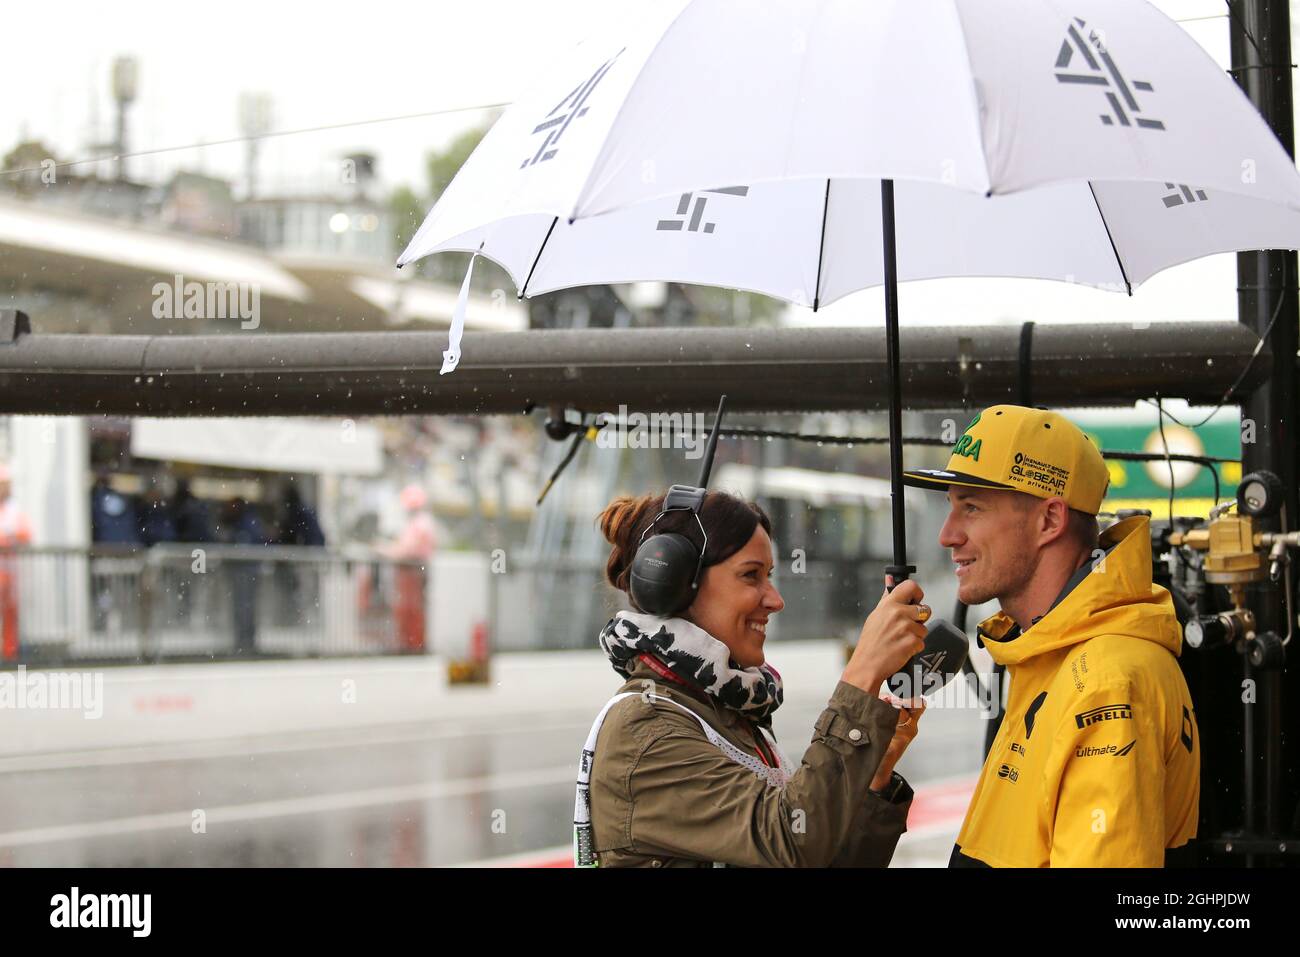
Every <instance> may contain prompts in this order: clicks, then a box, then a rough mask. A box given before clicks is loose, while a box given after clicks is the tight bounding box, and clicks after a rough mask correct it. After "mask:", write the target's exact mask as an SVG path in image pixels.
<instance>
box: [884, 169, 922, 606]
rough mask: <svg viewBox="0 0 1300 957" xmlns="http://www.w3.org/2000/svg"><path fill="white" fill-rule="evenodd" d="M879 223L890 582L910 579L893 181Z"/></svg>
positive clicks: (888, 182) (886, 191)
mask: <svg viewBox="0 0 1300 957" xmlns="http://www.w3.org/2000/svg"><path fill="white" fill-rule="evenodd" d="M880 223H881V229H882V231H883V235H882V237H881V239H882V244H881V245H882V246H883V248H884V253H885V363H886V366H887V368H888V375H889V492H890V504H891V506H892V509H893V518H894V563H893V564H892V565H889V566H887V567H886V568H885V574H887V575H892V576H893V578H894V583H895V584H898V583H899V582H901V581H905V580H906V579H908V578H910V577H911V574H912V572H914V571H916V568H915V566H912V565H908V564H907V523H906V521H905V520H904V516H903V390H902V382H901V381H900V380H901V379H902V374H901V372H900V371H899V368H900V362H899V357H898V351H899V350H898V254H897V250H896V249H895V243H894V181H893V180H892V179H882V180H881V181H880Z"/></svg>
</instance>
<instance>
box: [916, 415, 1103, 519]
mask: <svg viewBox="0 0 1300 957" xmlns="http://www.w3.org/2000/svg"><path fill="white" fill-rule="evenodd" d="M903 481H904V482H905V483H906V484H908V485H915V486H918V487H920V488H937V489H947V488H948V486H950V485H963V486H969V487H971V488H997V489H1007V490H1009V491H1013V492H1026V493H1028V494H1029V495H1035V496H1037V497H1038V498H1052V497H1053V496H1060V497H1061V498H1063V499H1065V502H1066V504H1067V505H1069V506H1070V508H1073V509H1077V510H1078V511H1080V512H1087V513H1088V514H1089V515H1096V514H1097V511H1098V510H1099V509H1100V508H1101V500H1102V498H1104V497H1105V495H1106V487H1107V486H1108V485H1109V484H1110V473H1109V472H1108V471H1107V469H1106V463H1105V462H1104V461H1103V460H1102V457H1101V452H1100V451H1098V449H1097V446H1095V445H1094V444H1093V443H1092V440H1091V439H1089V438H1088V437H1087V436H1086V435H1084V434H1083V431H1082V430H1081V429H1080V428H1079V427H1078V426H1077V425H1075V424H1074V423H1073V422H1071V421H1070V420H1069V419H1067V418H1065V417H1064V416H1062V415H1059V414H1057V413H1056V412H1046V411H1044V410H1042V409H1027V408H1025V407H1024V406H1021V405H995V406H991V407H990V408H987V409H985V410H984V411H983V412H980V413H979V414H978V415H976V416H975V418H973V419H972V420H971V423H970V425H968V426H966V431H965V432H964V433H962V436H961V438H959V439H958V440H957V444H956V445H954V446H953V447H952V455H950V456H949V458H948V467H947V468H946V469H911V470H909V471H906V472H904V473H903Z"/></svg>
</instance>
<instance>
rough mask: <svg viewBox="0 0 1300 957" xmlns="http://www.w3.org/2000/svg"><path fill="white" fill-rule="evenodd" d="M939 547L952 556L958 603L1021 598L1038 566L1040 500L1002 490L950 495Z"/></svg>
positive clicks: (968, 490) (966, 490)
mask: <svg viewBox="0 0 1300 957" xmlns="http://www.w3.org/2000/svg"><path fill="white" fill-rule="evenodd" d="M948 504H949V506H950V510H949V512H948V518H947V520H946V521H945V522H944V523H943V528H942V529H940V530H939V544H940V545H942V546H943V547H944V548H948V549H951V550H952V560H953V563H954V564H955V565H956V573H957V597H958V599H960V600H961V601H962V602H964V603H966V604H967V605H981V604H983V603H984V602H986V601H992V600H993V599H995V598H996V599H1005V598H1006V597H1007V596H1009V595H1016V594H1018V593H1019V592H1020V591H1021V590H1022V589H1023V588H1024V587H1025V586H1026V585H1027V584H1028V583H1029V581H1030V580H1031V579H1032V578H1033V576H1034V570H1035V569H1036V568H1037V566H1038V546H1037V543H1036V542H1035V541H1034V537H1033V535H1032V529H1033V522H1034V516H1035V514H1036V511H1037V508H1038V500H1037V499H1035V498H1033V496H1030V495H1025V494H1023V493H1020V492H1007V491H1001V490H997V489H975V488H960V487H958V486H956V485H953V486H950V487H949V489H948Z"/></svg>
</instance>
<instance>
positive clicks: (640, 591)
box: [628, 532, 700, 618]
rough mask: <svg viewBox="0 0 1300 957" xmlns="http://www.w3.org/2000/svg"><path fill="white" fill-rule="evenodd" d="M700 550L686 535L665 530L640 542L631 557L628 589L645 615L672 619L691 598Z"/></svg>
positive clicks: (683, 609) (686, 605) (684, 608)
mask: <svg viewBox="0 0 1300 957" xmlns="http://www.w3.org/2000/svg"><path fill="white" fill-rule="evenodd" d="M699 563H700V552H699V549H697V548H696V547H695V543H694V542H692V541H691V540H690V539H689V538H687V537H686V536H685V535H678V534H677V533H675V532H665V533H662V534H659V535H652V536H651V537H650V538H647V539H646V540H645V541H644V542H642V543H641V546H640V547H639V548H638V549H637V550H636V557H634V558H633V559H632V571H631V574H630V575H629V576H628V577H629V583H628V591H629V592H630V593H631V595H632V601H633V602H635V603H636V606H637V607H638V608H640V609H641V610H642V611H643V612H645V613H646V614H647V615H654V616H656V617H658V618H671V617H673V616H674V615H676V614H678V613H679V612H682V611H685V610H686V609H687V608H689V607H690V604H691V602H692V601H693V600H694V596H695V589H693V588H692V587H691V585H692V583H693V582H694V580H695V571H696V569H697V568H698V567H699Z"/></svg>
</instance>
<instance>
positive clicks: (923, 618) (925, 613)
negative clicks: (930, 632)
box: [916, 605, 932, 625]
mask: <svg viewBox="0 0 1300 957" xmlns="http://www.w3.org/2000/svg"><path fill="white" fill-rule="evenodd" d="M931 614H932V612H931V611H930V606H929V605H917V606H916V620H917V621H919V622H920V623H921V624H923V625H924V624H925V623H926V622H927V621H929V620H930V615H931Z"/></svg>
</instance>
